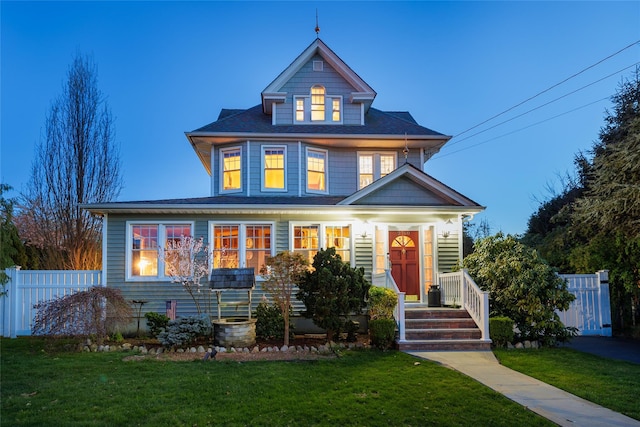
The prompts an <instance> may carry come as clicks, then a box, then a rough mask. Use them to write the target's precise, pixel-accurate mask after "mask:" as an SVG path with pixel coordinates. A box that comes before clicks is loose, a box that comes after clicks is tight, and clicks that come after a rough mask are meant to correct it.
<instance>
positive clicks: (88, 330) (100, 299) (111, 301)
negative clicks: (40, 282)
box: [33, 286, 132, 344]
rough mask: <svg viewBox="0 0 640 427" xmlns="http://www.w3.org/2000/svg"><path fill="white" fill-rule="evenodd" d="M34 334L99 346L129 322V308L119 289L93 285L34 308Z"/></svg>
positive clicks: (44, 302) (130, 312)
mask: <svg viewBox="0 0 640 427" xmlns="http://www.w3.org/2000/svg"><path fill="white" fill-rule="evenodd" d="M35 309H36V316H35V320H34V324H33V335H51V336H69V337H87V336H89V335H93V336H95V338H96V341H97V343H98V344H102V343H103V342H104V340H105V339H106V338H107V336H108V335H109V334H110V333H112V332H115V331H116V330H117V329H118V328H119V327H121V326H124V325H126V324H127V323H129V322H130V321H131V316H132V309H131V306H130V305H129V302H128V301H127V300H125V299H124V298H123V297H122V294H121V293H120V290H119V289H114V288H106V287H102V286H93V287H91V288H89V289H87V290H86V291H80V292H76V293H73V294H70V295H65V296H63V297H61V298H56V299H53V300H49V301H43V302H40V303H38V304H36V305H35Z"/></svg>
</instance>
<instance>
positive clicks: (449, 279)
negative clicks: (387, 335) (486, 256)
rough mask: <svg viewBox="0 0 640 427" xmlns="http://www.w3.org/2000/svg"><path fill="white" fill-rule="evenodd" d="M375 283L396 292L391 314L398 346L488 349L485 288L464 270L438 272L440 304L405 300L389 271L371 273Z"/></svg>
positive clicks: (487, 299) (431, 348)
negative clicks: (480, 286)
mask: <svg viewBox="0 0 640 427" xmlns="http://www.w3.org/2000/svg"><path fill="white" fill-rule="evenodd" d="M372 283H373V284H374V285H375V286H380V287H385V288H388V289H391V290H393V291H394V292H395V293H396V295H398V304H397V306H396V309H395V312H394V317H395V319H396V323H397V329H398V341H397V343H398V348H399V349H400V350H422V351H429V350H432V351H443V350H450V351H454V350H489V349H490V346H491V339H490V338H489V292H486V291H482V290H481V289H480V288H479V287H478V285H477V284H476V283H475V282H474V281H473V279H472V278H471V276H469V274H468V273H467V271H466V270H461V271H458V272H455V273H444V274H440V275H438V278H437V284H438V287H439V289H440V307H429V306H428V305H427V304H425V303H420V302H409V301H405V294H404V292H401V291H400V290H399V289H398V286H397V284H396V282H395V280H394V279H393V277H392V275H391V272H390V271H389V270H386V271H385V272H384V273H381V274H377V275H374V276H373V277H372Z"/></svg>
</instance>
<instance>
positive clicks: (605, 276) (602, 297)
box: [596, 270, 612, 337]
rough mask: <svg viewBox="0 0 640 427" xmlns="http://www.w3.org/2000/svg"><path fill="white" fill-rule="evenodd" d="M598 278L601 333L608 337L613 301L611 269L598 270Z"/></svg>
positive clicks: (609, 334) (610, 333)
mask: <svg viewBox="0 0 640 427" xmlns="http://www.w3.org/2000/svg"><path fill="white" fill-rule="evenodd" d="M596 277H597V278H598V306H599V308H600V310H599V312H600V334H601V335H603V336H606V337H610V336H611V335H612V331H611V305H610V304H611V303H610V297H609V270H600V271H598V272H596Z"/></svg>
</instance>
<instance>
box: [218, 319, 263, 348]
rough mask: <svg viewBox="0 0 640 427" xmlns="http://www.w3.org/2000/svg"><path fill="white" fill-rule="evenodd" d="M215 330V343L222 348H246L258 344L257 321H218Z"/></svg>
mask: <svg viewBox="0 0 640 427" xmlns="http://www.w3.org/2000/svg"><path fill="white" fill-rule="evenodd" d="M213 329H214V343H215V344H216V345H219V346H222V347H236V348H238V347H240V348H244V347H251V346H253V345H255V343H256V319H241V318H233V317H231V318H226V319H220V320H217V319H216V320H214V321H213Z"/></svg>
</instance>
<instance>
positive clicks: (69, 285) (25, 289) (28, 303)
mask: <svg viewBox="0 0 640 427" xmlns="http://www.w3.org/2000/svg"><path fill="white" fill-rule="evenodd" d="M5 273H6V274H7V276H9V282H8V283H7V284H6V287H5V290H6V291H7V295H6V296H4V297H0V332H1V335H2V336H3V337H11V338H15V337H16V336H18V335H31V326H32V324H33V319H34V318H35V314H36V311H35V309H34V308H33V306H34V305H36V304H37V303H39V302H42V301H48V300H51V299H54V298H56V297H62V296H65V295H69V294H72V293H74V292H78V291H84V290H86V289H88V288H90V287H91V286H101V285H102V272H101V271H99V270H78V271H73V270H25V271H21V270H20V268H19V267H18V268H8V269H6V270H5Z"/></svg>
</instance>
